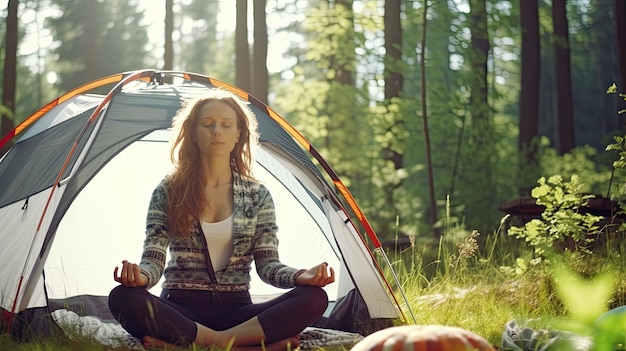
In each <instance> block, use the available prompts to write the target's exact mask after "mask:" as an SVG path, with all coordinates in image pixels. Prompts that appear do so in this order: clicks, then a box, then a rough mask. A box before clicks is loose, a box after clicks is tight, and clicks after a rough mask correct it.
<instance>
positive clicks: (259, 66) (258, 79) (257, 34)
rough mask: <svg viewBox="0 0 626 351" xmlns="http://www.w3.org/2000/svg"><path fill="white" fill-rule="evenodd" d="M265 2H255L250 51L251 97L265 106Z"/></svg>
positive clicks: (266, 75)
mask: <svg viewBox="0 0 626 351" xmlns="http://www.w3.org/2000/svg"><path fill="white" fill-rule="evenodd" d="M266 2H267V1H266V0H255V1H254V8H253V15H254V44H253V45H254V49H253V51H252V55H253V58H254V59H253V60H252V83H253V88H252V95H254V96H255V97H256V98H257V99H259V100H261V101H262V102H264V103H266V104H267V95H268V86H269V81H268V73H267V22H266V16H265V6H266Z"/></svg>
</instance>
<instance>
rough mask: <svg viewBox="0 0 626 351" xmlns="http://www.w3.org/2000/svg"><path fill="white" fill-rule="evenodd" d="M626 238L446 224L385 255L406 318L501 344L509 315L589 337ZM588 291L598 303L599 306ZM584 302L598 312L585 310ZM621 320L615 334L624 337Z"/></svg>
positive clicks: (7, 344)
mask: <svg viewBox="0 0 626 351" xmlns="http://www.w3.org/2000/svg"><path fill="white" fill-rule="evenodd" d="M622 235H623V232H622V231H619V230H618V231H613V233H612V235H608V236H606V239H605V240H602V242H601V243H599V244H597V245H596V246H595V247H593V250H592V251H593V252H592V253H591V254H584V253H581V252H573V253H572V252H569V251H558V252H557V254H555V255H553V256H550V257H549V258H546V257H543V258H541V259H539V258H537V257H535V256H536V254H535V253H534V251H533V249H532V248H531V247H529V246H527V245H526V244H525V243H524V242H523V241H520V240H519V239H516V238H514V237H511V236H509V235H507V234H506V233H505V231H504V229H502V228H501V229H499V230H498V231H496V232H494V233H492V234H489V235H486V236H483V235H479V234H478V233H476V232H468V231H465V230H463V229H460V228H448V229H447V231H446V232H445V233H444V234H443V236H442V237H441V238H439V239H435V238H426V239H421V240H415V241H412V245H411V246H410V247H408V248H406V249H404V250H400V249H398V250H396V251H393V252H389V253H388V257H389V258H390V260H391V262H392V266H393V268H394V270H395V271H396V273H397V275H398V277H399V279H400V284H401V286H402V289H403V291H404V293H405V296H406V298H407V301H408V304H409V305H410V309H411V310H412V311H413V314H414V316H415V321H413V320H412V314H411V313H410V312H409V307H408V306H407V305H406V303H404V304H403V305H402V308H403V310H404V312H405V315H406V316H407V318H408V323H410V324H413V322H415V323H416V324H439V325H448V326H455V327H460V328H463V329H466V330H469V331H472V332H474V333H476V334H478V335H481V336H482V337H484V338H485V339H487V340H488V341H489V342H490V343H491V344H493V345H500V344H501V338H502V333H503V331H504V330H505V325H506V324H507V323H508V322H509V321H511V320H518V321H526V320H537V321H539V322H537V323H538V325H539V326H540V327H541V326H543V327H545V328H557V329H558V328H562V329H568V330H572V331H575V332H577V333H581V334H589V333H590V331H591V328H590V325H591V323H592V322H593V320H594V319H595V318H596V317H597V316H598V315H599V314H600V313H603V312H605V311H607V310H608V309H610V308H613V307H617V306H621V305H625V304H626V272H625V270H626V241H624V240H620V238H621V237H622ZM564 272H565V273H564ZM603 272H604V273H603ZM607 272H608V273H607ZM598 276H603V277H604V278H602V279H603V280H602V281H600V279H596V277H598ZM390 281H392V280H391V279H390ZM598 291H606V293H605V294H604V298H602V299H598V298H596V296H601V295H602V294H600V295H598ZM575 292H579V293H578V294H576V293H575ZM585 294H587V295H585ZM589 294H593V296H594V299H592V300H598V301H595V302H596V303H595V305H594V304H593V303H590V301H589ZM568 295H572V296H568ZM398 296H399V297H400V295H398ZM401 303H402V300H401ZM590 305H594V306H590ZM580 306H585V307H589V308H591V307H594V308H595V310H594V311H592V312H589V311H586V312H585V309H580V308H578V307H580ZM624 324H625V323H622V327H621V329H617V330H616V331H615V333H618V334H620V333H621V334H620V335H622V336H623V335H624V328H623V325H624ZM0 350H18V351H20V350H28V351H32V350H35V351H37V350H42V351H43V350H50V351H61V350H85V351H100V350H125V349H124V348H111V347H108V346H104V345H100V344H97V343H94V342H92V341H90V340H84V339H80V338H53V339H42V340H39V341H32V342H28V343H17V342H15V341H14V340H12V339H11V337H9V336H7V335H0ZM327 350H329V351H345V350H346V349H345V348H343V347H335V348H332V349H327Z"/></svg>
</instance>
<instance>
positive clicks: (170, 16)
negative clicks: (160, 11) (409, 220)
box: [163, 0, 174, 70]
mask: <svg viewBox="0 0 626 351" xmlns="http://www.w3.org/2000/svg"><path fill="white" fill-rule="evenodd" d="M173 34H174V0H165V46H164V52H163V69H164V70H172V69H174V45H173V43H172V35H173Z"/></svg>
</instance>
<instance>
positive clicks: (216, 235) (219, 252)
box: [202, 214, 233, 271]
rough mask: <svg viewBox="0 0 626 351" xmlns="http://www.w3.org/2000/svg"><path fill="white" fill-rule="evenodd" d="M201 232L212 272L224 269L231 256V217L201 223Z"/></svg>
mask: <svg viewBox="0 0 626 351" xmlns="http://www.w3.org/2000/svg"><path fill="white" fill-rule="evenodd" d="M202 231H203V232H204V237H205V238H206V243H207V246H208V247H209V255H210V256H211V264H212V265H213V270H214V271H219V270H221V269H223V268H224V267H226V264H227V263H228V260H230V257H231V256H232V255H233V215H232V214H231V215H230V216H228V218H226V219H225V220H223V221H219V222H213V223H209V222H202Z"/></svg>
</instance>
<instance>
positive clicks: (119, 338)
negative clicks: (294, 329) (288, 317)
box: [52, 309, 363, 350]
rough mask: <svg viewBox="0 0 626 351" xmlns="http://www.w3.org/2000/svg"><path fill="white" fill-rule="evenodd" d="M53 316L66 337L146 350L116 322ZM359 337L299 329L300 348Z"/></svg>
mask: <svg viewBox="0 0 626 351" xmlns="http://www.w3.org/2000/svg"><path fill="white" fill-rule="evenodd" d="M52 318H53V319H54V320H55V322H56V323H57V324H58V325H59V326H60V327H61V329H62V330H63V331H64V332H65V333H66V334H67V335H68V336H69V337H80V338H87V339H92V340H94V341H95V342H98V343H101V344H104V345H109V346H112V347H126V348H128V349H130V350H145V349H144V347H143V345H142V343H141V339H138V338H135V337H133V336H132V335H130V334H128V332H127V331H126V330H124V328H122V326H121V325H120V324H118V323H111V322H105V321H102V320H100V319H99V318H96V317H93V316H80V315H78V314H77V313H76V312H73V311H68V310H66V309H58V310H55V311H54V312H52ZM361 339H363V336H361V335H359V334H356V333H348V332H344V331H340V330H332V329H323V328H315V327H308V328H306V329H304V330H303V331H302V333H300V349H301V350H311V349H315V348H326V347H332V346H346V347H348V348H350V347H351V346H352V345H354V344H356V343H357V342H359V341H360V340H361Z"/></svg>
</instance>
